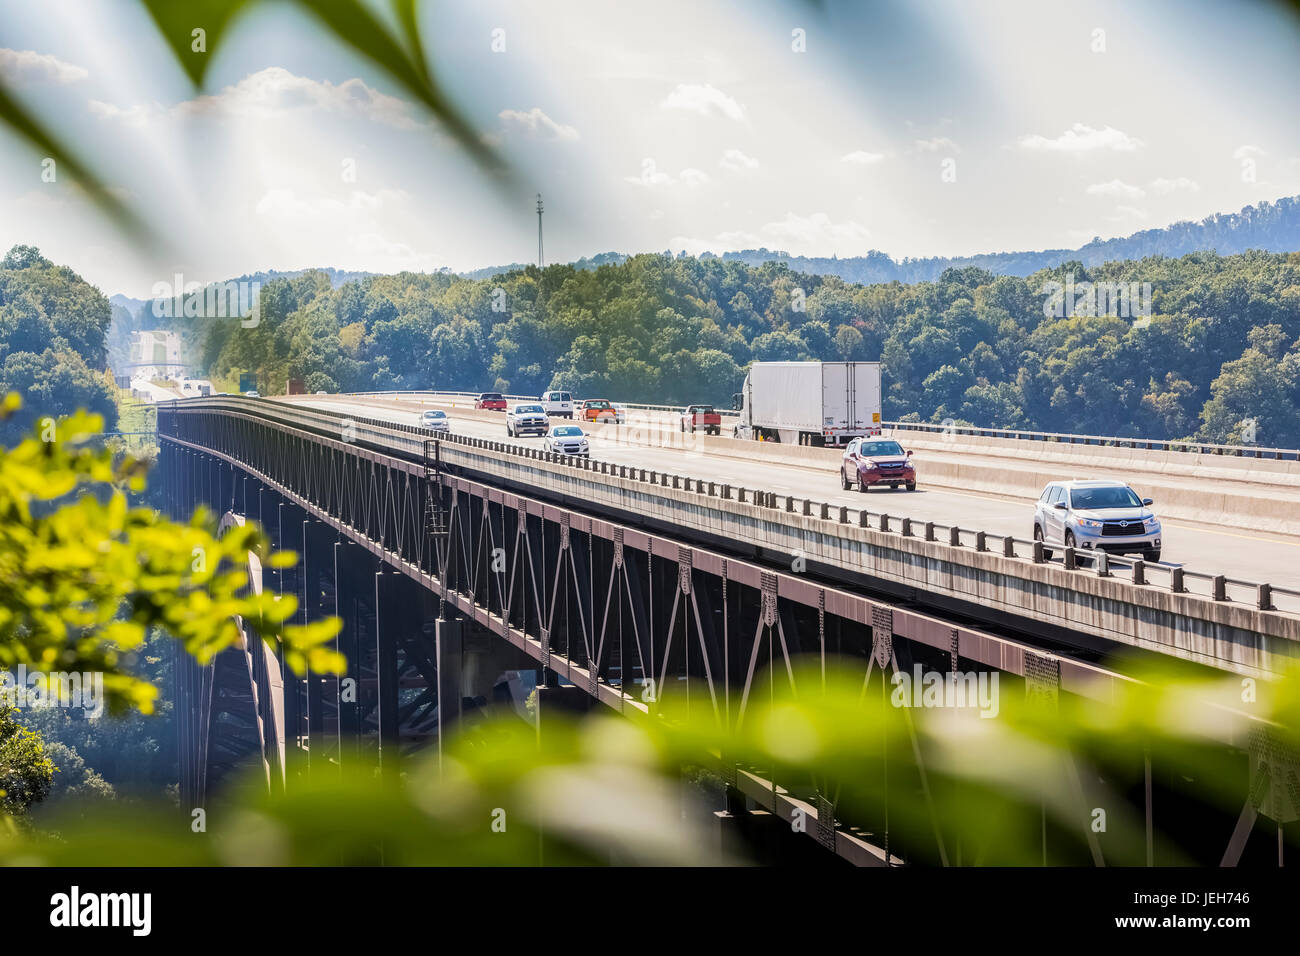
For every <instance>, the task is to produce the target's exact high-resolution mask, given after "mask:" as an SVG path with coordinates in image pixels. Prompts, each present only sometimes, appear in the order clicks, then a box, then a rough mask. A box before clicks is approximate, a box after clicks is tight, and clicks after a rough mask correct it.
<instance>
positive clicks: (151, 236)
mask: <svg viewBox="0 0 1300 956" xmlns="http://www.w3.org/2000/svg"><path fill="white" fill-rule="evenodd" d="M0 122H3V123H4V124H5V125H6V126H8V127H9V128H10V129H12V130H13V131H14V132H16V133H17V134H18V135H19V136H20V137H21V138H22V139H24V140H26V141H27V143H28V144H29V145H30V146H32V147H33V148H34V149H35V150H36V152H37V153H38V154H40V155H42V156H44V157H47V158H49V159H52V160H54V162H55V164H56V169H57V170H59V171H61V172H62V173H63V174H64V175H69V174H70V175H71V177H72V179H73V180H75V181H76V183H77V185H78V186H80V187H81V189H83V190H84V191H85V193H86V195H87V196H89V197H90V199H91V201H92V202H94V204H95V205H96V206H98V207H99V208H100V209H101V210H102V211H103V212H104V214H105V215H107V216H108V218H109V219H111V220H112V221H113V222H114V223H116V224H117V226H118V227H119V228H120V229H122V230H123V232H125V233H126V234H127V236H128V238H130V239H131V240H132V241H133V242H135V243H137V244H139V245H142V246H149V245H151V244H154V243H156V242H157V236H156V234H155V232H154V230H153V229H152V228H151V227H149V226H148V225H147V224H146V223H145V222H144V220H143V219H141V218H140V217H139V216H138V215H137V214H136V213H135V212H134V211H133V210H132V209H131V208H130V207H128V206H127V205H126V204H125V203H123V202H122V201H121V200H120V199H119V198H118V197H117V196H115V195H114V194H113V193H112V192H111V191H110V190H109V189H108V187H106V186H105V185H104V184H103V182H101V181H100V179H99V177H98V176H96V175H95V174H94V173H93V172H91V170H90V167H89V166H87V165H86V164H85V163H83V162H82V161H81V159H80V157H79V156H78V155H77V153H76V152H75V151H74V150H73V149H72V148H71V147H69V146H67V145H66V144H65V143H64V142H63V141H62V140H60V139H59V138H58V137H57V136H56V135H55V134H54V133H53V132H51V131H50V130H49V129H48V128H47V127H46V126H45V125H44V124H43V123H42V122H41V121H40V120H38V119H37V118H36V116H35V115H34V114H33V113H32V112H31V111H30V110H29V109H28V108H27V107H25V106H24V105H23V104H22V103H20V102H19V101H18V100H16V99H14V98H13V97H12V96H11V95H10V94H9V92H8V91H7V90H6V89H5V87H4V84H3V83H0Z"/></svg>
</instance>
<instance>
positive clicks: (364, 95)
mask: <svg viewBox="0 0 1300 956" xmlns="http://www.w3.org/2000/svg"><path fill="white" fill-rule="evenodd" d="M90 108H91V110H92V112H94V113H96V114H97V115H99V116H102V117H104V118H106V119H112V120H118V121H121V122H124V123H127V124H130V125H133V126H142V125H145V124H147V123H148V122H149V121H150V120H151V119H152V118H153V117H155V116H167V117H184V116H203V117H211V118H214V119H226V118H232V117H245V118H253V119H265V120H275V121H279V120H282V119H283V118H284V117H285V116H286V115H287V114H290V113H293V112H295V111H300V110H301V111H304V112H314V113H333V114H337V115H341V116H355V117H364V118H367V119H370V120H373V121H374V122H377V123H383V124H384V125H386V126H392V127H395V128H397V129H415V128H417V127H419V126H422V125H427V121H425V120H424V119H422V118H419V115H418V113H417V111H416V110H415V108H414V107H413V106H412V105H411V104H410V103H408V102H406V101H405V100H402V99H399V98H397V97H395V96H389V95H388V94H386V93H380V92H379V91H378V90H375V89H372V88H371V87H369V86H367V85H366V84H365V82H364V81H362V80H360V79H358V78H356V77H353V78H352V79H350V80H345V81H343V82H342V83H339V84H338V85H335V84H333V83H331V82H329V81H328V80H313V79H310V78H308V77H305V76H297V75H296V74H293V73H290V72H289V71H288V70H285V69H281V68H280V67H278V66H272V67H267V68H266V69H264V70H259V71H258V72H256V73H250V74H249V75H248V76H246V77H244V78H243V79H242V80H240V81H239V82H238V83H236V84H234V85H233V86H227V87H224V88H223V89H222V90H221V91H220V92H218V93H210V94H204V95H203V96H198V97H195V98H194V99H192V100H183V101H181V102H180V103H177V104H176V105H175V106H173V107H170V108H163V107H161V106H158V105H156V104H155V105H152V106H146V105H140V104H138V105H135V106H129V107H126V108H122V107H119V106H115V105H113V104H112V103H103V102H100V101H98V100H92V101H91V103H90Z"/></svg>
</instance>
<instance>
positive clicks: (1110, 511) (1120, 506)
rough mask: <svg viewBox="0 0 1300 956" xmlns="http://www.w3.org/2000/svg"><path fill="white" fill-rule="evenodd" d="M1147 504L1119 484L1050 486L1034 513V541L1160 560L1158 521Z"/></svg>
mask: <svg viewBox="0 0 1300 956" xmlns="http://www.w3.org/2000/svg"><path fill="white" fill-rule="evenodd" d="M1150 505H1151V499H1150V498H1139V497H1138V495H1137V492H1135V491H1134V490H1133V489H1132V488H1130V487H1129V486H1128V485H1127V484H1125V483H1124V482H1122V481H1054V482H1052V483H1051V484H1049V485H1048V486H1047V487H1046V488H1044V489H1043V493H1042V495H1040V496H1039V498H1038V505H1037V506H1036V508H1035V509H1034V540H1035V541H1041V542H1043V544H1044V545H1045V546H1046V547H1047V549H1049V550H1045V551H1044V553H1045V554H1046V556H1047V557H1049V558H1050V557H1051V556H1052V552H1051V550H1050V548H1052V547H1054V546H1060V547H1066V548H1075V549H1076V550H1078V551H1082V552H1087V551H1106V552H1108V553H1110V554H1141V555H1142V557H1143V558H1144V559H1145V560H1147V561H1159V560H1160V519H1159V518H1157V517H1156V516H1155V515H1154V514H1153V513H1152V512H1151V508H1150Z"/></svg>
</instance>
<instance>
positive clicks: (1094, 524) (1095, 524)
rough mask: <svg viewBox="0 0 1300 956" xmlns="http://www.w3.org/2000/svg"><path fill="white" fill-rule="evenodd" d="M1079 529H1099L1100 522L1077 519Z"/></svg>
mask: <svg viewBox="0 0 1300 956" xmlns="http://www.w3.org/2000/svg"><path fill="white" fill-rule="evenodd" d="M1078 521H1079V527H1081V528H1100V527H1101V522H1100V521H1093V520H1092V519H1091V518H1079V519H1078Z"/></svg>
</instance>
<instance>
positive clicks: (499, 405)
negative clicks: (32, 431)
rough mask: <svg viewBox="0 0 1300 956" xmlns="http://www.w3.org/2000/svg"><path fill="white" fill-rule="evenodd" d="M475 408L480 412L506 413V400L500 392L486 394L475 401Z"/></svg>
mask: <svg viewBox="0 0 1300 956" xmlns="http://www.w3.org/2000/svg"><path fill="white" fill-rule="evenodd" d="M474 407H475V408H476V409H479V410H480V411H489V412H504V411H505V410H506V399H505V396H504V395H502V394H501V393H500V392H484V393H483V394H482V395H480V396H479V397H478V398H477V399H475V401H474Z"/></svg>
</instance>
